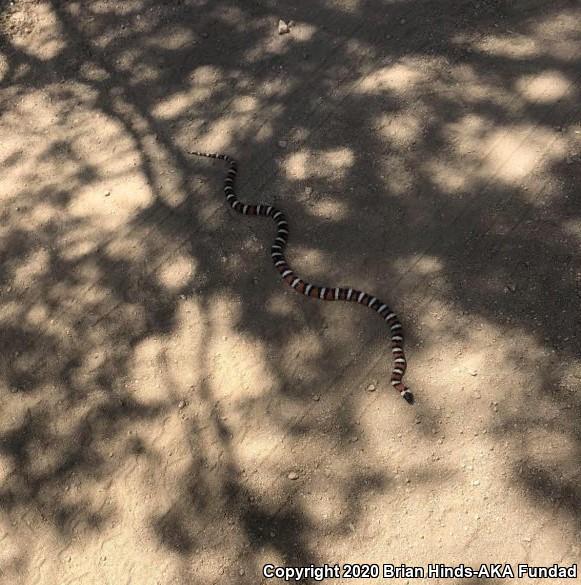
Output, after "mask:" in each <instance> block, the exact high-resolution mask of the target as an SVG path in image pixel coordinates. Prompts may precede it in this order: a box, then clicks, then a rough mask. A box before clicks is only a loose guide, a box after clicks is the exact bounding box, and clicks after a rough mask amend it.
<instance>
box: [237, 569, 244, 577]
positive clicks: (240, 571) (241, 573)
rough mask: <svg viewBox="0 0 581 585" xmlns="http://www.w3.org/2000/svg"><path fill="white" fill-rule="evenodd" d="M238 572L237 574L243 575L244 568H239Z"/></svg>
mask: <svg viewBox="0 0 581 585" xmlns="http://www.w3.org/2000/svg"><path fill="white" fill-rule="evenodd" d="M238 574H239V575H240V576H241V577H243V576H244V569H240V570H239V571H238Z"/></svg>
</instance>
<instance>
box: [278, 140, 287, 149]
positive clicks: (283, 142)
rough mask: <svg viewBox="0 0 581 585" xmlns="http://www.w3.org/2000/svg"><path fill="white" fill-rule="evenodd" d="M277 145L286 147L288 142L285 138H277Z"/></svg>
mask: <svg viewBox="0 0 581 585" xmlns="http://www.w3.org/2000/svg"><path fill="white" fill-rule="evenodd" d="M278 145H279V146H280V147H281V148H286V147H287V145H288V142H287V141H286V140H279V141H278Z"/></svg>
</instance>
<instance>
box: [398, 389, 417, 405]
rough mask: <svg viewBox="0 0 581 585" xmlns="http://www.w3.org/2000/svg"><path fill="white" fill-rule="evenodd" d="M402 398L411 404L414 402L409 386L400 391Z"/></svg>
mask: <svg viewBox="0 0 581 585" xmlns="http://www.w3.org/2000/svg"><path fill="white" fill-rule="evenodd" d="M401 396H402V398H403V399H404V400H405V401H406V402H407V403H409V404H413V403H414V395H413V394H412V393H411V392H410V390H409V388H406V389H405V390H404V391H403V392H402V393H401Z"/></svg>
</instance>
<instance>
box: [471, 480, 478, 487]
mask: <svg viewBox="0 0 581 585" xmlns="http://www.w3.org/2000/svg"><path fill="white" fill-rule="evenodd" d="M472 485H473V486H479V485H480V480H478V479H475V480H474V481H473V482H472Z"/></svg>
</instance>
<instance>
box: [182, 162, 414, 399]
mask: <svg viewBox="0 0 581 585" xmlns="http://www.w3.org/2000/svg"><path fill="white" fill-rule="evenodd" d="M190 154H193V155H196V156H203V157H206V158H214V159H218V160H223V161H224V162H225V163H226V164H227V165H228V171H227V172H226V178H225V179H224V195H225V196H226V201H227V203H229V204H230V207H231V208H232V209H234V211H237V212H238V213H242V214H243V215H261V216H265V217H270V218H272V219H273V220H274V221H275V222H276V225H277V233H276V237H275V239H274V243H273V244H272V246H271V252H270V255H271V257H272V261H273V263H274V266H275V268H276V269H277V270H278V272H279V274H280V276H281V277H282V279H283V280H284V282H285V283H286V284H288V285H289V286H290V287H291V288H292V289H294V290H295V291H296V292H299V293H301V294H303V295H305V296H306V297H311V298H316V299H321V300H324V301H351V302H355V303H359V304H360V305H365V306H367V307H369V308H370V309H373V310H374V311H375V312H376V313H377V314H378V315H379V316H380V317H381V318H382V319H383V320H384V321H386V323H387V324H388V326H389V328H390V331H391V338H390V339H391V346H392V347H391V351H392V357H393V369H392V373H391V385H392V386H393V387H394V389H395V390H396V391H397V392H399V394H400V395H401V396H402V397H403V398H404V399H405V400H406V401H407V402H409V403H410V404H412V403H413V400H414V397H413V394H412V393H411V392H410V390H409V388H408V387H407V386H406V385H405V384H404V383H403V381H402V380H403V376H404V374H405V371H406V366H407V362H406V358H405V354H404V350H403V341H404V338H403V331H402V325H401V323H400V322H399V320H398V318H397V316H396V314H395V313H394V312H393V311H392V310H391V309H390V308H389V306H388V305H387V304H386V303H384V302H383V301H381V300H380V299H378V298H377V297H374V296H372V295H370V294H369V293H366V292H363V291H360V290H357V289H354V288H345V287H341V288H340V287H334V288H332V287H326V286H318V285H315V284H310V283H308V282H306V281H304V280H303V279H301V278H299V277H298V276H296V274H295V273H294V271H293V270H292V269H291V268H290V266H289V265H288V263H287V261H286V259H285V256H284V250H285V248H286V245H287V242H288V234H289V230H288V222H287V219H286V216H285V214H284V213H283V212H282V211H281V210H280V209H277V208H276V207H273V206H272V205H265V204H263V203H259V204H256V205H254V204H247V203H242V202H241V201H239V199H238V197H237V196H236V193H235V192H234V183H235V180H236V175H237V174H238V163H237V162H236V160H235V159H233V158H232V157H231V156H228V155H227V154H217V153H207V152H197V151H191V152H190Z"/></svg>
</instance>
